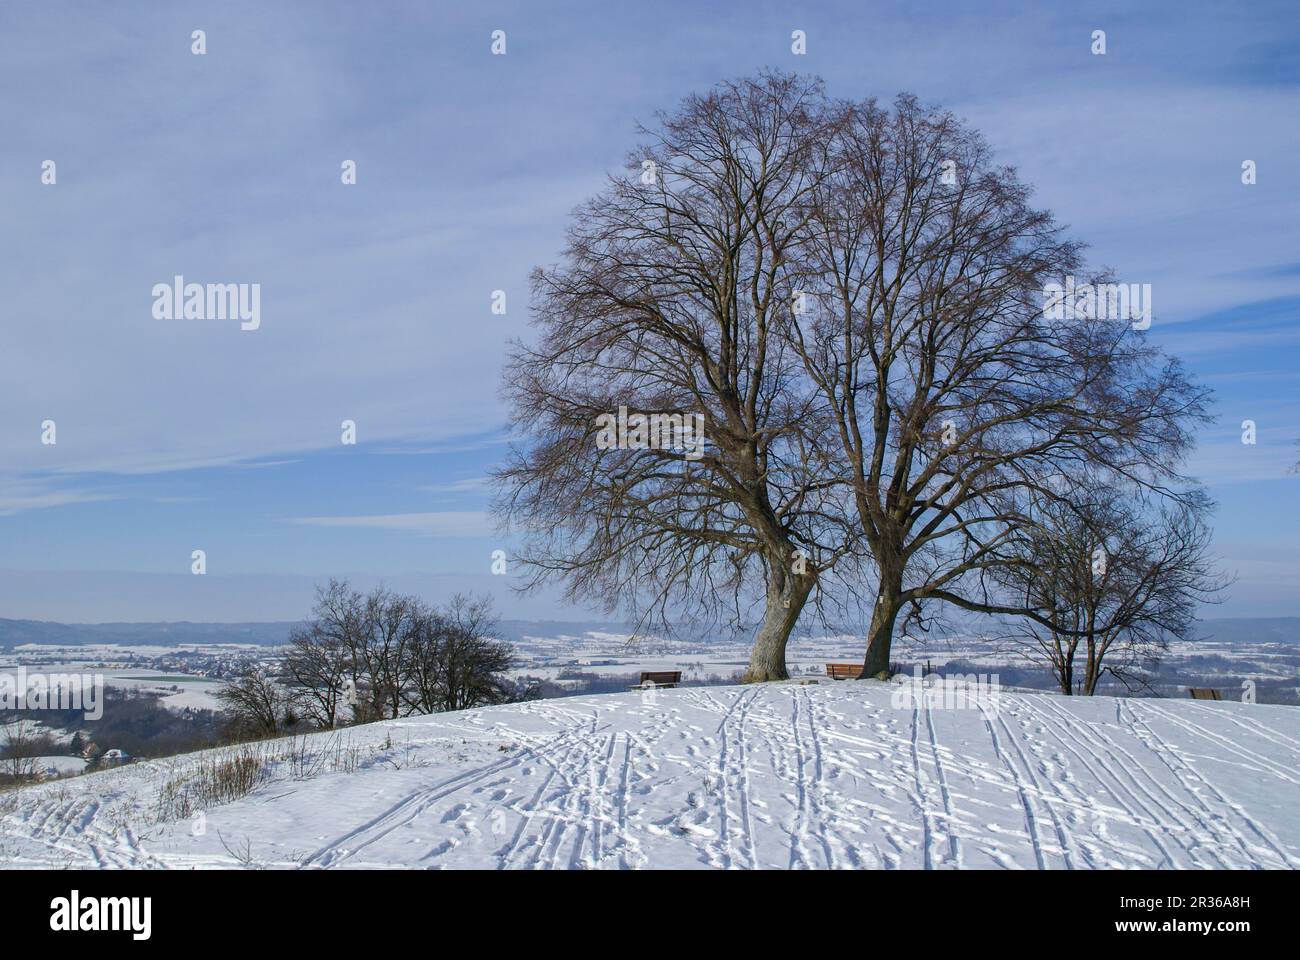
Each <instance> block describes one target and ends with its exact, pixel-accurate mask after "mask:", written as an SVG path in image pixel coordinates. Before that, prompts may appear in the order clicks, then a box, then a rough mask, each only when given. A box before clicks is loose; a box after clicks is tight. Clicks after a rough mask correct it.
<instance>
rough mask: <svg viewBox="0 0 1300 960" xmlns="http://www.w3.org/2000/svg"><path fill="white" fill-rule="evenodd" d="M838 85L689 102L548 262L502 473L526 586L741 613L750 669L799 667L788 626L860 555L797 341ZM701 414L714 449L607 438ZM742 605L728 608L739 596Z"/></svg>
mask: <svg viewBox="0 0 1300 960" xmlns="http://www.w3.org/2000/svg"><path fill="white" fill-rule="evenodd" d="M825 106H826V104H825V97H824V94H823V92H822V89H821V85H820V82H818V81H815V80H805V79H800V78H796V77H790V76H782V75H763V76H760V77H758V78H756V79H753V80H745V81H740V82H737V83H727V84H722V85H720V86H719V87H717V88H716V89H714V90H713V91H712V92H710V93H709V94H707V95H704V96H693V97H690V98H688V99H687V100H686V101H684V103H683V104H682V106H681V107H680V109H679V110H678V111H677V112H676V113H674V114H672V115H671V116H664V117H661V118H660V123H659V125H658V127H657V128H656V129H655V130H649V129H644V128H642V130H641V133H642V136H643V138H644V143H643V144H642V146H641V147H640V148H639V149H638V150H636V151H634V152H633V153H632V155H631V156H630V158H629V162H628V172H627V174H626V175H617V176H613V177H611V179H610V181H609V184H608V186H607V187H606V188H605V189H604V190H603V191H602V192H601V193H600V194H599V195H598V196H596V197H595V198H593V199H592V200H590V201H589V202H587V203H586V204H584V205H583V206H582V207H581V208H580V209H579V210H578V211H577V212H576V214H575V217H574V221H573V224H572V226H571V228H570V230H569V240H568V245H567V249H566V250H565V252H564V258H563V262H562V263H561V264H560V265H558V266H556V267H554V268H551V269H545V270H538V271H537V272H536V273H535V275H534V278H533V308H534V314H535V321H536V325H537V326H538V328H539V338H538V342H537V343H536V344H535V345H532V346H524V345H519V346H518V347H517V349H516V351H515V353H514V356H513V358H512V362H511V363H510V365H509V367H508V369H507V370H506V373H505V379H504V383H505V394H506V396H507V398H508V400H509V402H510V403H511V406H512V408H513V411H514V424H515V426H516V428H517V429H519V430H520V431H521V432H522V433H524V434H525V435H526V442H525V443H524V444H522V445H521V446H519V447H517V448H516V449H515V450H514V451H513V453H512V456H511V459H510V460H509V462H508V463H507V464H506V465H505V466H504V467H503V468H502V469H500V470H499V471H498V472H497V474H496V481H497V483H498V490H499V496H498V498H497V501H496V509H497V510H498V512H499V515H500V516H501V517H502V518H503V520H504V521H505V523H506V525H507V526H508V527H510V526H513V527H516V528H518V529H520V530H522V531H523V533H524V535H525V543H524V545H523V548H522V549H521V551H520V555H519V558H520V559H521V560H522V561H523V562H524V563H525V564H526V565H527V569H528V571H529V579H528V580H527V582H526V583H527V586H535V585H537V584H539V583H541V582H545V581H548V580H558V581H561V582H563V583H564V585H565V587H566V589H567V591H568V594H569V596H570V597H571V598H573V599H577V600H583V601H592V600H595V601H596V602H598V603H600V604H602V605H603V606H604V607H605V608H606V609H611V610H612V609H614V608H617V607H622V608H624V609H627V610H630V611H632V612H633V613H634V614H635V615H637V616H640V617H643V618H645V619H651V620H654V621H657V622H660V623H664V622H667V621H668V620H669V619H670V618H671V617H674V616H676V617H692V618H698V617H713V616H717V615H719V614H720V613H728V614H729V615H730V616H731V617H732V619H733V622H740V621H741V620H742V619H743V616H744V615H745V614H744V611H745V610H746V609H747V607H746V605H745V604H746V601H747V600H748V599H750V598H752V597H755V596H761V597H762V604H763V607H762V609H763V613H762V622H761V624H760V626H759V628H758V631H757V635H756V638H755V642H754V646H753V650H752V654H751V658H750V663H749V667H748V670H747V671H746V674H745V679H746V680H748V681H762V680H774V679H784V678H785V677H787V673H786V666H785V647H786V641H787V638H788V637H789V635H790V632H791V630H792V628H793V626H794V624H795V622H796V621H797V620H798V618H799V616H800V613H801V612H802V611H803V610H804V608H805V604H806V603H807V601H808V598H809V596H810V594H812V593H813V591H814V590H815V588H816V586H817V583H818V577H819V574H820V573H821V572H822V571H824V570H826V569H828V568H829V567H830V566H831V565H833V564H834V562H835V561H836V560H837V559H838V558H839V557H840V556H841V555H842V554H843V553H845V552H846V551H847V550H848V549H850V548H849V547H847V546H845V544H846V543H849V542H851V541H850V540H849V538H846V537H845V536H844V535H843V531H842V528H843V526H844V516H845V512H844V505H843V504H842V503H838V504H837V503H836V502H835V498H836V496H837V493H836V481H835V474H834V471H833V470H831V469H830V465H829V464H827V463H826V462H825V460H824V453H823V451H824V449H825V446H826V445H825V444H823V443H820V442H819V438H818V435H817V434H818V429H819V423H821V422H822V419H821V416H820V414H819V410H818V408H819V406H820V403H821V401H820V399H819V398H818V397H817V396H816V395H815V394H814V392H813V391H812V390H811V389H810V385H809V383H808V381H807V378H806V377H805V376H804V375H803V372H802V369H801V365H800V363H799V358H798V356H797V355H796V353H795V352H794V351H793V350H792V349H791V347H790V344H789V343H788V342H786V341H785V340H784V339H783V338H781V337H780V336H778V330H779V328H780V327H781V326H782V325H783V323H784V317H785V316H786V315H787V314H788V313H789V312H790V310H791V309H792V308H793V304H792V302H791V299H790V298H791V296H792V291H791V279H790V276H789V271H790V269H791V265H792V264H794V263H796V262H797V261H798V257H799V255H798V250H797V248H798V246H799V244H800V243H802V242H803V239H804V237H805V234H806V222H805V221H806V217H807V216H808V215H809V211H810V202H809V201H810V197H811V191H812V190H813V189H814V188H815V187H816V185H817V180H818V176H819V175H820V174H819V171H820V164H821V162H822V159H823V157H824V153H823V151H822V150H821V146H820V145H821V144H822V143H823V142H824V140H825V136H826V131H825V129H824V127H825V123H826V119H827V113H826V109H825ZM621 408H626V409H627V410H628V411H630V416H633V417H636V416H647V415H655V414H658V415H660V418H661V419H660V422H666V421H664V420H663V419H662V418H663V416H665V415H666V416H668V417H677V416H680V417H684V418H686V420H685V422H686V423H687V424H690V423H692V422H694V421H693V419H692V418H694V417H695V416H697V415H698V416H699V417H700V418H701V421H700V422H702V424H703V427H704V434H705V436H706V437H707V441H706V442H705V443H704V444H703V445H702V446H699V447H696V448H694V449H691V448H689V446H687V445H681V444H679V445H676V448H673V445H670V444H659V445H657V446H655V445H651V448H650V449H645V448H644V447H645V446H646V445H645V444H638V446H640V447H642V448H641V449H630V448H628V447H627V446H620V445H615V446H613V447H612V448H611V447H610V445H609V444H601V443H600V442H599V441H600V435H601V420H600V418H601V417H602V416H603V415H609V414H613V413H615V412H616V411H619V410H620V409H621ZM728 604H730V605H731V606H730V609H729V610H728V607H727V605H728Z"/></svg>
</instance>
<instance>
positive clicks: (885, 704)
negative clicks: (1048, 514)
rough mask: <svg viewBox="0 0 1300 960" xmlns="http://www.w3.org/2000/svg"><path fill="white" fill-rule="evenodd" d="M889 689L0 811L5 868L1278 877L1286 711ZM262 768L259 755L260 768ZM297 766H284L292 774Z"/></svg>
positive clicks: (293, 752)
mask: <svg viewBox="0 0 1300 960" xmlns="http://www.w3.org/2000/svg"><path fill="white" fill-rule="evenodd" d="M903 689H904V688H903V687H901V686H900V685H899V684H897V683H893V684H890V683H879V682H876V681H860V682H854V681H845V682H840V683H830V682H824V683H820V684H800V683H781V684H764V685H760V686H749V687H740V686H734V687H699V688H679V689H673V690H658V691H655V693H654V695H653V702H651V700H650V699H648V698H643V696H642V695H641V694H638V693H619V694H607V695H602V696H589V697H577V698H571V699H561V700H545V701H538V702H533V703H527V704H516V705H511V706H505V707H491V708H484V709H479V710H468V711H463V712H459V713H450V714H441V715H436V716H431V717H417V718H411V719H407V720H398V721H389V722H385V723H379V724H372V725H368V726H365V727H358V728H353V729H350V730H346V731H340V732H336V733H333V734H318V735H313V736H312V737H310V738H307V739H305V740H304V739H301V738H300V739H299V740H298V741H288V740H286V741H281V742H278V743H274V742H273V743H271V744H266V745H262V746H260V747H258V748H257V749H258V750H260V751H263V753H262V754H261V755H262V756H264V757H265V758H266V762H267V770H268V776H267V779H265V780H264V782H262V783H261V784H260V785H259V786H257V787H256V788H255V789H254V790H253V791H252V792H251V793H249V794H248V795H246V796H244V797H242V798H241V799H238V800H235V801H233V802H230V803H226V804H223V805H218V806H212V807H210V808H209V809H207V810H204V811H202V813H201V814H193V815H190V816H186V817H179V818H175V819H170V820H166V819H161V820H160V813H159V811H160V810H161V809H162V808H163V806H164V805H163V804H161V802H160V794H161V792H162V790H163V785H164V783H165V782H167V781H168V780H172V781H173V782H175V781H176V779H177V778H184V777H185V776H187V775H190V774H192V773H193V771H194V770H195V769H196V768H197V765H198V763H199V762H200V761H201V760H202V759H204V758H205V757H206V758H207V759H209V760H210V759H212V758H213V757H214V756H216V757H221V756H223V755H229V751H226V752H225V753H224V754H223V753H222V752H216V753H215V754H214V753H213V752H211V751H209V752H208V753H207V754H206V755H203V754H195V755H191V756H188V757H182V758H174V759H172V760H169V761H156V762H144V763H137V764H133V765H130V766H126V767H122V768H119V769H115V770H110V771H106V772H103V773H96V774H92V775H89V776H86V777H82V778H77V779H74V780H65V781H60V782H57V783H51V784H41V785H35V786H31V787H25V788H23V789H21V790H18V791H11V792H10V793H8V794H0V863H3V864H4V865H6V866H17V867H50V866H68V867H173V868H189V867H195V866H199V867H231V866H241V865H244V866H250V865H251V866H273V867H291V866H301V867H307V868H338V867H345V868H363V867H387V866H405V867H421V868H423V867H435V868H436V867H462V868H463V867H475V868H481V867H502V868H532V867H560V868H670V867H714V868H729V867H736V868H752V867H777V868H786V867H813V868H820V867H833V868H844V867H867V868H870V867H904V868H922V867H924V868H947V867H968V868H981V867H1004V868H1031V869H1032V868H1052V869H1056V868H1133V867H1178V868H1183V867H1204V868H1218V867H1231V868H1244V867H1297V866H1300V805H1297V802H1296V801H1297V796H1298V795H1297V789H1296V788H1297V786H1300V771H1298V770H1297V760H1298V759H1300V748H1297V742H1298V740H1300V711H1298V710H1296V709H1294V708H1289V707H1275V706H1262V705H1256V704H1242V703H1231V702H1219V703H1206V702H1197V701H1191V700H1186V701H1181V700H1180V701H1174V700H1155V699H1113V698H1104V697H1096V698H1067V697H1059V696H1052V695H1045V694H1032V693H1015V692H1007V691H1005V690H1004V691H1002V692H1001V693H1000V694H999V695H998V696H997V697H996V698H987V697H984V698H974V702H970V703H966V704H965V705H964V708H957V709H953V708H945V707H944V706H942V705H941V704H937V703H926V702H914V703H900V698H899V693H900V691H901V690H903ZM277 751H278V752H277ZM295 758H296V759H295Z"/></svg>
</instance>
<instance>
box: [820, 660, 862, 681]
mask: <svg viewBox="0 0 1300 960" xmlns="http://www.w3.org/2000/svg"><path fill="white" fill-rule="evenodd" d="M826 676H828V677H830V678H831V679H832V680H856V679H858V678H859V677H860V676H862V664H860V663H828V664H826Z"/></svg>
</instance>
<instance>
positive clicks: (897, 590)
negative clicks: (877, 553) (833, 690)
mask: <svg viewBox="0 0 1300 960" xmlns="http://www.w3.org/2000/svg"><path fill="white" fill-rule="evenodd" d="M902 596H903V578H902V576H897V577H894V576H886V575H884V574H883V573H882V575H881V578H880V586H879V588H878V589H877V591H876V606H875V609H873V610H872V612H871V629H870V630H869V631H868V633H867V655H866V658H865V659H864V660H863V663H862V679H864V680H865V679H867V678H868V677H875V676H878V675H879V674H881V673H886V674H888V672H889V648H890V645H891V644H892V643H893V641H894V622H895V621H896V620H897V619H898V613H899V611H900V610H902V608H903V600H902Z"/></svg>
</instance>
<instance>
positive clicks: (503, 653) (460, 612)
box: [437, 594, 514, 710]
mask: <svg viewBox="0 0 1300 960" xmlns="http://www.w3.org/2000/svg"><path fill="white" fill-rule="evenodd" d="M438 619H439V621H440V623H441V625H442V628H443V632H442V640H441V643H440V651H439V658H438V659H439V663H440V666H439V673H440V674H441V676H440V680H439V683H438V686H437V689H438V691H439V706H440V709H442V710H467V709H469V708H470V707H478V706H482V705H484V704H489V703H501V702H504V701H505V700H507V699H509V698H510V695H511V693H512V689H513V688H512V687H511V686H510V685H509V684H508V683H507V682H506V681H505V678H504V673H505V671H507V670H509V669H510V666H511V664H512V663H513V662H514V653H513V651H512V650H511V648H510V645H509V644H506V643H502V642H501V641H499V640H495V639H493V638H492V637H491V634H492V633H494V632H495V631H496V626H497V624H496V617H495V615H494V614H493V612H492V600H491V598H490V597H481V598H475V597H468V596H465V595H464V594H456V595H455V596H453V597H452V598H451V601H450V602H449V603H448V605H447V607H446V609H445V610H444V611H442V612H441V615H440V616H439V618H438Z"/></svg>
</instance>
